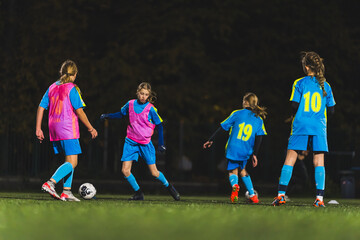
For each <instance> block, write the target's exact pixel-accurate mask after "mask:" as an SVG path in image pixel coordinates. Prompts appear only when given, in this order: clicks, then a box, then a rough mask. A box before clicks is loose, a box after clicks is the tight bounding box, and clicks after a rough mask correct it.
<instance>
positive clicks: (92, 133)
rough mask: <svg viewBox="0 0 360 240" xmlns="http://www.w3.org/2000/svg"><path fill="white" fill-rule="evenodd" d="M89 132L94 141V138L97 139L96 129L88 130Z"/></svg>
mask: <svg viewBox="0 0 360 240" xmlns="http://www.w3.org/2000/svg"><path fill="white" fill-rule="evenodd" d="M88 131H89V132H90V134H91V138H92V139H94V138H96V137H97V135H98V132H97V131H96V129H95V128H92V129H88Z"/></svg>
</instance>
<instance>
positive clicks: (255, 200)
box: [249, 195, 259, 203]
mask: <svg viewBox="0 0 360 240" xmlns="http://www.w3.org/2000/svg"><path fill="white" fill-rule="evenodd" d="M249 202H250V203H259V198H258V196H257V195H254V196H252V197H250V198H249Z"/></svg>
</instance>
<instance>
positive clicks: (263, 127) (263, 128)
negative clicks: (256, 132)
mask: <svg viewBox="0 0 360 240" xmlns="http://www.w3.org/2000/svg"><path fill="white" fill-rule="evenodd" d="M262 130H263V131H264V133H265V135H267V132H266V130H265V125H264V123H263V124H262Z"/></svg>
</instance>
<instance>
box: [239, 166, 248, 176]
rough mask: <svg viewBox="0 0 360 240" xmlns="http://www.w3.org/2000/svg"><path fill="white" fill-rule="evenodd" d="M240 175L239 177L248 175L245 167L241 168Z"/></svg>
mask: <svg viewBox="0 0 360 240" xmlns="http://www.w3.org/2000/svg"><path fill="white" fill-rule="evenodd" d="M240 176H241V177H246V176H248V173H247V171H246V170H245V168H244V169H243V170H241V172H240Z"/></svg>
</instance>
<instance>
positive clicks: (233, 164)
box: [226, 159, 247, 171]
mask: <svg viewBox="0 0 360 240" xmlns="http://www.w3.org/2000/svg"><path fill="white" fill-rule="evenodd" d="M246 163H247V160H245V161H234V160H230V159H228V165H227V169H226V170H228V171H230V170H234V169H236V168H240V169H241V170H243V169H244V168H245V166H246Z"/></svg>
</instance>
